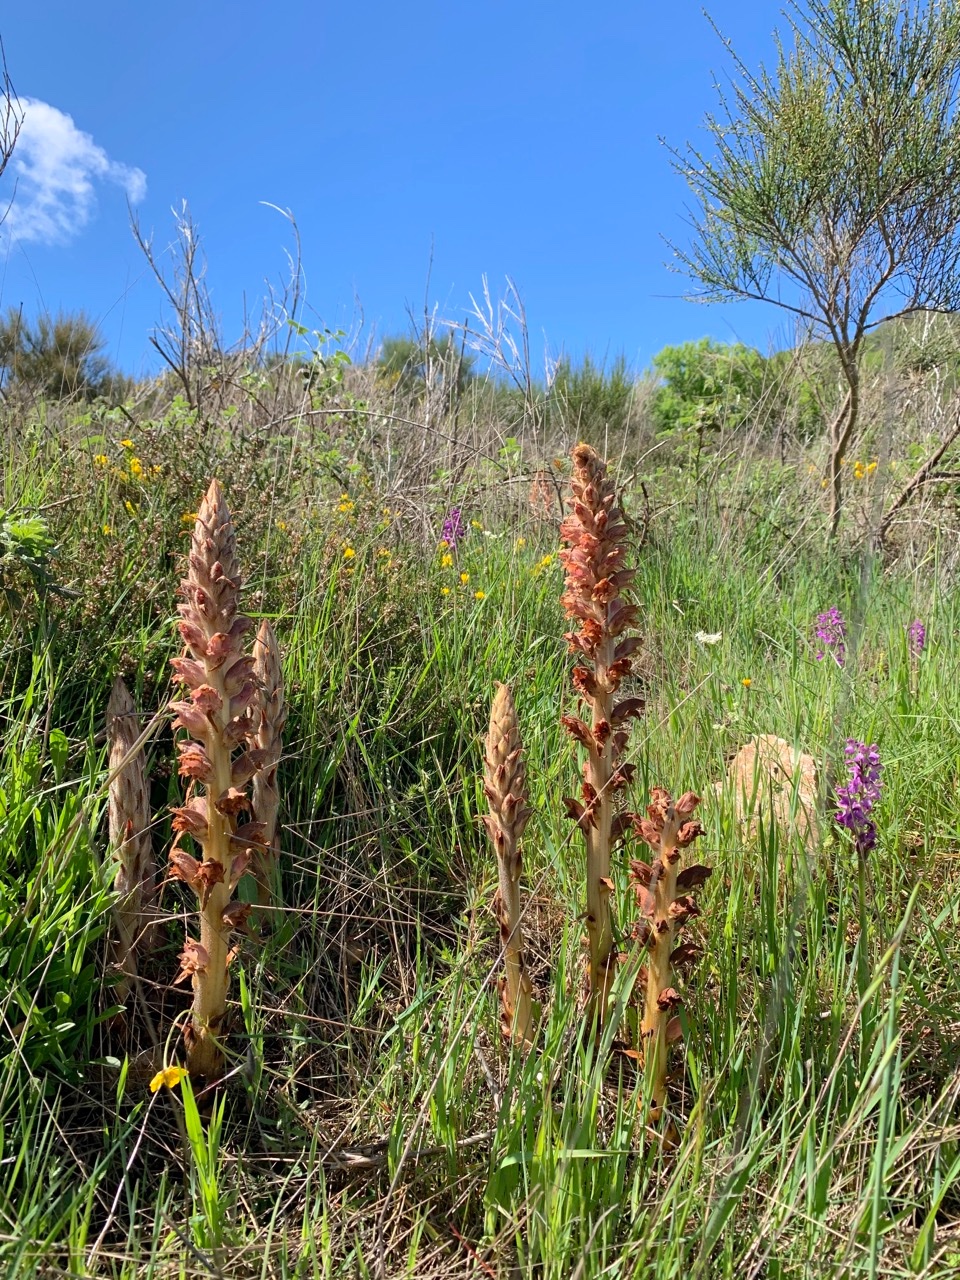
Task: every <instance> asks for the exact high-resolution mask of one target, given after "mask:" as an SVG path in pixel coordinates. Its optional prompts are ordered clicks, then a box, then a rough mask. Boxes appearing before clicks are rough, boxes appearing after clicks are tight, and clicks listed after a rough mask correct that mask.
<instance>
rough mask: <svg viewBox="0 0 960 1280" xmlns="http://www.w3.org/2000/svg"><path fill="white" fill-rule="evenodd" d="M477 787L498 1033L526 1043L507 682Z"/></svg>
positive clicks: (517, 816)
mask: <svg viewBox="0 0 960 1280" xmlns="http://www.w3.org/2000/svg"><path fill="white" fill-rule="evenodd" d="M483 789H484V791H485V793H486V796H487V800H488V801H489V803H490V813H489V814H487V815H484V818H483V822H484V826H485V827H486V828H487V834H488V835H489V837H490V843H491V844H492V845H493V848H494V852H495V853H496V855H497V869H498V872H499V878H500V887H499V889H498V890H497V894H496V897H495V898H494V910H495V912H496V915H497V921H498V923H499V925H500V941H501V944H502V947H503V963H504V973H503V977H502V978H501V981H500V1002H501V1006H502V1010H503V1017H502V1027H503V1034H504V1035H505V1036H506V1037H507V1038H508V1039H509V1038H510V1037H514V1038H515V1039H516V1040H517V1043H518V1044H521V1045H523V1046H524V1047H527V1046H529V1045H530V1043H531V1042H532V1036H533V1013H532V1005H531V986H530V979H529V978H528V976H527V971H526V965H525V963H524V956H523V929H522V926H521V908H520V872H521V869H522V863H521V857H520V837H521V836H522V835H523V830H524V827H525V826H526V825H527V820H528V818H529V817H530V809H529V807H528V805H527V786H526V769H525V767H524V763H523V758H522V744H521V742H520V728H519V725H518V722H517V711H516V707H515V706H514V702H513V695H512V694H511V692H510V689H509V686H507V685H505V684H499V683H498V684H497V691H496V693H495V694H494V698H493V705H492V706H491V708H490V728H489V731H488V733H487V738H486V750H485V752H484V759H483Z"/></svg>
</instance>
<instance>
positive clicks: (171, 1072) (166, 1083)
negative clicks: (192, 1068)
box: [150, 1067, 190, 1093]
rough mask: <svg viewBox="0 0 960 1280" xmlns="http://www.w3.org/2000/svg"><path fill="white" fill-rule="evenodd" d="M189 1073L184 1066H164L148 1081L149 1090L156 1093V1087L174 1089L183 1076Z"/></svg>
mask: <svg viewBox="0 0 960 1280" xmlns="http://www.w3.org/2000/svg"><path fill="white" fill-rule="evenodd" d="M189 1074H190V1073H189V1072H188V1071H187V1070H186V1068H185V1067H164V1068H163V1070H162V1071H158V1072H157V1074H156V1075H155V1076H154V1077H153V1079H152V1080H151V1081H150V1092H151V1093H156V1092H157V1090H158V1089H163V1088H167V1089H174V1088H176V1086H177V1085H178V1084H179V1083H180V1081H181V1080H182V1079H183V1078H184V1076H186V1075H189Z"/></svg>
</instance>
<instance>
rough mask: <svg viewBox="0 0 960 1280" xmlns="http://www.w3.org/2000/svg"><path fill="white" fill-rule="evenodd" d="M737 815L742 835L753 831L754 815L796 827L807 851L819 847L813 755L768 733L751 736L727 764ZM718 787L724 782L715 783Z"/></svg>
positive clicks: (791, 830) (815, 772) (752, 833)
mask: <svg viewBox="0 0 960 1280" xmlns="http://www.w3.org/2000/svg"><path fill="white" fill-rule="evenodd" d="M727 779H728V781H729V784H730V787H731V789H732V791H733V795H734V803H735V804H736V810H737V820H738V822H740V823H742V824H743V826H744V828H745V834H746V836H747V838H748V839H749V838H752V837H753V836H754V835H755V834H756V829H757V818H758V815H762V814H764V813H766V815H767V816H768V817H772V818H773V820H774V821H775V822H776V823H777V824H778V825H779V826H780V827H782V828H783V829H784V831H788V832H795V833H796V834H797V835H798V836H799V838H800V839H801V840H802V841H803V843H804V845H805V846H806V847H807V849H808V850H810V851H811V852H812V851H814V850H815V849H816V848H817V847H818V846H819V841H820V823H819V819H818V816H817V800H818V792H819V788H818V782H817V765H816V761H815V760H814V759H813V757H812V756H809V755H806V754H805V753H804V752H803V751H801V750H800V749H799V748H798V747H794V746H791V745H790V743H789V742H787V741H785V739H783V738H778V737H776V735H775V734H772V733H764V734H760V735H759V736H757V737H755V738H751V739H750V741H749V742H747V743H746V744H745V745H744V746H742V747H741V748H740V750H739V751H738V752H737V754H736V755H735V756H734V757H733V759H732V760H731V761H730V764H729V766H728V768H727ZM717 790H718V792H722V791H723V784H722V783H718V784H717Z"/></svg>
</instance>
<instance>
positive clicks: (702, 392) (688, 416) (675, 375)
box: [652, 338, 767, 431]
mask: <svg viewBox="0 0 960 1280" xmlns="http://www.w3.org/2000/svg"><path fill="white" fill-rule="evenodd" d="M653 369H654V372H655V373H656V375H657V377H658V378H659V379H660V386H658V388H657V392H656V395H655V396H654V398H653V405H652V413H653V420H654V422H655V423H656V426H657V429H658V430H659V431H675V430H677V429H678V428H680V429H683V428H690V427H697V428H699V427H707V428H719V427H721V426H726V427H739V426H742V425H743V424H744V423H746V422H748V421H750V420H751V418H752V417H753V415H754V414H755V412H756V411H757V407H758V405H759V404H760V402H761V400H762V398H763V395H764V391H765V388H766V383H767V378H766V373H767V361H766V360H765V359H764V358H763V356H762V355H761V354H760V352H759V351H757V350H755V349H754V348H753V347H747V346H744V345H743V344H742V343H739V342H737V343H721V342H712V341H711V340H710V339H709V338H701V339H700V341H699V342H684V343H682V344H681V345H680V346H675V347H664V348H663V350H662V351H660V352H658V353H657V355H655V356H654V357H653Z"/></svg>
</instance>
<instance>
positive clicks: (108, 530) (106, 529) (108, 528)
mask: <svg viewBox="0 0 960 1280" xmlns="http://www.w3.org/2000/svg"><path fill="white" fill-rule="evenodd" d="M112 533H113V525H112V524H105V525H104V526H103V536H104V537H105V538H109V537H110V536H111V535H112Z"/></svg>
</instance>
